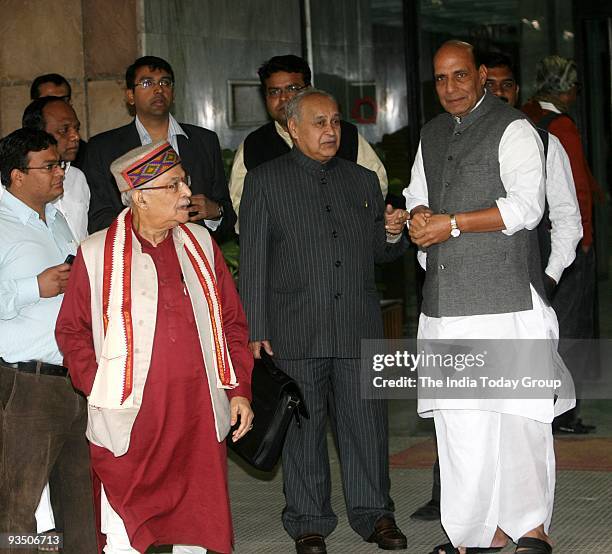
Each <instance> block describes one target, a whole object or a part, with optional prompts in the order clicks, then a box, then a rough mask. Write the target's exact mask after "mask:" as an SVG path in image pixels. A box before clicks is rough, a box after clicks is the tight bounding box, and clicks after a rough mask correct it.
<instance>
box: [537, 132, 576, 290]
mask: <svg viewBox="0 0 612 554" xmlns="http://www.w3.org/2000/svg"><path fill="white" fill-rule="evenodd" d="M546 200H547V202H548V217H549V218H550V223H551V227H552V228H551V232H550V256H549V257H548V263H547V265H546V274H547V275H550V277H552V278H553V279H554V280H555V281H556V282H557V283H558V282H559V279H561V275H562V274H563V270H564V269H565V268H567V267H569V266H570V264H571V263H572V262H573V261H574V260H575V259H576V246H577V245H578V243H579V242H580V239H581V238H582V220H581V218H580V208H579V207H578V199H577V198H576V186H575V185H574V178H573V177H572V167H571V165H570V161H569V157H568V155H567V153H566V152H565V149H564V148H563V145H562V144H561V142H560V141H559V139H558V138H557V137H556V136H555V135H553V134H552V133H548V155H547V156H546Z"/></svg>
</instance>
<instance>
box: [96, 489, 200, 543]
mask: <svg viewBox="0 0 612 554" xmlns="http://www.w3.org/2000/svg"><path fill="white" fill-rule="evenodd" d="M100 497H101V498H100V516H101V517H100V519H101V522H100V523H101V525H100V530H101V531H102V533H104V534H105V535H106V545H105V546H104V552H105V554H139V552H138V550H135V549H134V548H132V545H131V544H130V539H129V537H128V534H127V531H126V530H125V525H124V524H123V520H122V519H121V517H120V516H119V514H118V513H117V512H115V510H114V509H113V507H112V506H111V505H110V503H109V501H108V499H107V498H106V493H105V492H104V487H102V490H101V495H100ZM206 552H208V550H207V549H206V548H202V547H201V546H188V545H182V544H175V545H174V546H173V547H172V554H206Z"/></svg>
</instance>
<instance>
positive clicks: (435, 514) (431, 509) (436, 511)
mask: <svg viewBox="0 0 612 554" xmlns="http://www.w3.org/2000/svg"><path fill="white" fill-rule="evenodd" d="M410 519H416V520H417V521H439V520H440V503H439V502H436V501H435V500H430V501H429V502H428V503H427V504H423V506H421V507H420V508H418V509H417V510H415V511H414V512H413V513H412V514H410Z"/></svg>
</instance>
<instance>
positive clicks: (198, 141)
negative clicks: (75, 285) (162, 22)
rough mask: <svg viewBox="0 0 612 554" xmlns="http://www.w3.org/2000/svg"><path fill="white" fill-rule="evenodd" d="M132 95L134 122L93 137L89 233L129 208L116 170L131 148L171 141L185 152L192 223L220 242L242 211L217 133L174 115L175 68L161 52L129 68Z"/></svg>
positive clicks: (128, 95) (128, 84)
mask: <svg viewBox="0 0 612 554" xmlns="http://www.w3.org/2000/svg"><path fill="white" fill-rule="evenodd" d="M125 84H126V89H127V90H126V98H127V102H128V104H129V105H130V106H131V107H132V108H133V109H134V111H135V117H134V120H133V121H132V122H131V123H129V124H128V125H125V126H123V127H119V128H118V129H113V130H111V131H106V132H104V133H101V134H99V135H96V136H95V137H92V138H91V140H90V141H89V146H88V149H87V156H86V158H85V165H84V167H83V171H84V172H85V175H86V177H87V182H88V183H89V186H90V188H91V203H90V207H89V231H90V232H94V231H98V230H100V229H104V228H106V227H108V226H109V225H110V224H111V223H112V221H113V220H114V219H115V218H116V217H117V215H118V214H119V212H121V210H123V208H124V206H123V204H122V203H121V197H120V195H119V191H118V190H117V187H116V185H115V181H114V179H113V176H112V174H111V171H110V165H111V163H112V162H113V161H114V160H115V159H117V158H119V157H120V156H122V155H123V154H125V153H126V152H128V151H130V150H132V149H133V148H136V147H138V146H142V145H145V144H151V143H153V142H156V141H158V140H167V141H168V142H169V143H170V144H171V145H172V147H173V148H174V150H175V151H177V152H178V153H179V155H180V156H181V160H182V164H183V167H184V168H185V170H186V171H187V174H188V175H189V178H190V182H191V188H192V193H193V194H192V196H191V206H190V216H189V221H191V222H197V223H199V224H202V225H205V226H206V227H207V228H208V229H209V230H210V231H212V232H213V236H214V237H215V238H216V239H217V241H220V240H222V239H223V238H225V237H226V236H227V235H228V234H231V233H232V232H233V227H234V223H235V222H236V215H235V214H234V210H233V209H232V203H231V200H230V198H229V191H228V188H227V181H226V179H225V172H224V169H223V161H222V159H221V147H220V146H219V139H218V137H217V135H216V134H215V133H214V132H213V131H210V130H208V129H204V128H203V127H197V126H196V125H188V124H187V123H179V122H178V121H176V119H174V117H173V116H172V114H171V113H170V108H171V107H172V103H173V101H174V86H175V79H174V71H173V69H172V67H171V66H170V64H169V63H168V62H167V61H166V60H164V59H162V58H158V57H155V56H144V57H142V58H138V59H137V60H136V61H135V62H134V63H133V64H132V65H130V66H129V67H128V68H127V70H126V72H125Z"/></svg>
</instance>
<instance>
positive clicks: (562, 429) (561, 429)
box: [553, 420, 593, 435]
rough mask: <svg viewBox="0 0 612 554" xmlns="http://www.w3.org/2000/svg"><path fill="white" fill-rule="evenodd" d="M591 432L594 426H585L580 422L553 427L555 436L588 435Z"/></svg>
mask: <svg viewBox="0 0 612 554" xmlns="http://www.w3.org/2000/svg"><path fill="white" fill-rule="evenodd" d="M591 431H593V429H592V426H591V425H583V423H582V421H580V420H578V421H574V422H573V423H562V424H560V425H553V434H555V435H588V434H589V433H590V432H591Z"/></svg>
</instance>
